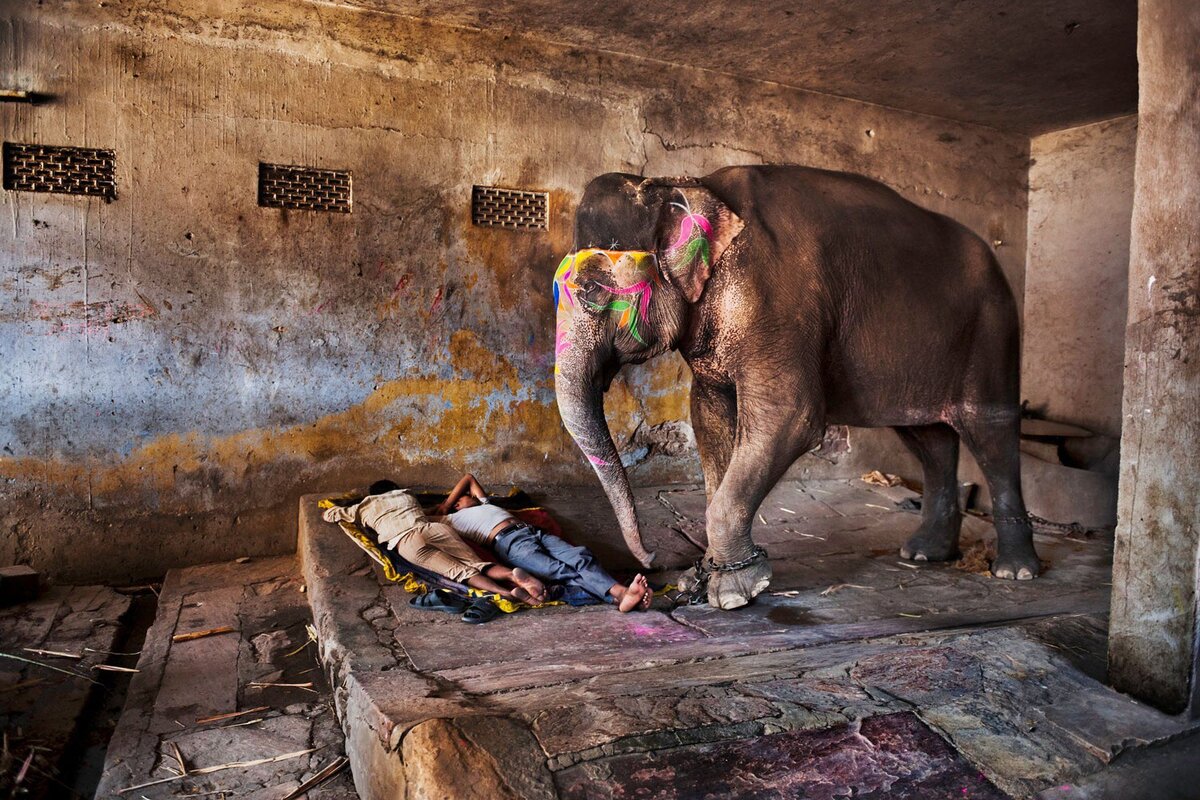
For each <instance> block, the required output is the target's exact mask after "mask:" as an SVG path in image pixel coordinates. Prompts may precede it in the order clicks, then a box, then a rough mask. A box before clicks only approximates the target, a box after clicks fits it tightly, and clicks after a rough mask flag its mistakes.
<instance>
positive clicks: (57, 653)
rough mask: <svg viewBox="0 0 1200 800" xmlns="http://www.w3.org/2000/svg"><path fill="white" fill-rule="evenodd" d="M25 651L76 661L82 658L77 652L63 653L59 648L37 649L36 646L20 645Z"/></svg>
mask: <svg viewBox="0 0 1200 800" xmlns="http://www.w3.org/2000/svg"><path fill="white" fill-rule="evenodd" d="M21 649H22V650H24V651H25V652H26V653H33V654H34V655H35V656H53V657H54V658H73V659H75V660H76V661H78V660H79V659H81V658H83V656H81V655H79V654H78V653H64V652H62V651H60V650H39V649H38V648H36V647H22V648H21Z"/></svg>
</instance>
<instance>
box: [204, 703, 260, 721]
mask: <svg viewBox="0 0 1200 800" xmlns="http://www.w3.org/2000/svg"><path fill="white" fill-rule="evenodd" d="M270 710H271V707H270V706H258V707H257V708H247V709H246V710H245V711H230V712H229V713H228V714H215V715H213V716H211V717H201V718H200V719H198V720H196V724H197V725H207V724H208V723H210V722H223V721H224V720H227V719H233V718H235V717H243V716H245V715H246V714H257V713H258V712H260V711H270Z"/></svg>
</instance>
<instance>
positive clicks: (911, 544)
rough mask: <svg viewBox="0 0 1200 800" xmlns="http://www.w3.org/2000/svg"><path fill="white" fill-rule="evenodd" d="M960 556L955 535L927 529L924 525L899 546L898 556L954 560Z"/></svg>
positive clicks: (916, 559) (924, 559)
mask: <svg viewBox="0 0 1200 800" xmlns="http://www.w3.org/2000/svg"><path fill="white" fill-rule="evenodd" d="M961 556H962V553H960V552H959V551H958V537H957V536H948V535H946V534H945V533H939V532H935V531H929V530H926V529H925V528H924V526H922V527H920V528H918V529H917V532H916V533H914V534H913V535H912V537H911V538H910V539H909V540H908V541H907V542H905V543H904V544H903V545H901V547H900V557H901V558H903V559H907V560H909V561H954V560H956V559H958V558H960V557H961Z"/></svg>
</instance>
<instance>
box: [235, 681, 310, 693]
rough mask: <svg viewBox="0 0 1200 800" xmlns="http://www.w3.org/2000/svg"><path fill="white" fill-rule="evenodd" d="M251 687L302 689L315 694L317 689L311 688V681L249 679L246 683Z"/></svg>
mask: <svg viewBox="0 0 1200 800" xmlns="http://www.w3.org/2000/svg"><path fill="white" fill-rule="evenodd" d="M246 685H247V686H249V687H250V688H251V689H271V688H275V689H304V690H305V691H307V692H312V693H313V694H317V690H316V689H314V688H313V685H312V681H309V682H308V683H272V682H269V681H250V683H248V684H246Z"/></svg>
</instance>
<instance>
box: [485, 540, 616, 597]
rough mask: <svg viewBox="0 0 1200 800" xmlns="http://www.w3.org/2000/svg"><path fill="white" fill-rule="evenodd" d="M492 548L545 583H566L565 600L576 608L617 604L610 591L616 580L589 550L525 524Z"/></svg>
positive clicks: (507, 561) (506, 561) (504, 559)
mask: <svg viewBox="0 0 1200 800" xmlns="http://www.w3.org/2000/svg"><path fill="white" fill-rule="evenodd" d="M492 549H494V550H495V551H496V555H498V556H500V558H501V559H502V560H503V561H504V562H505V563H506V564H510V565H512V566H514V567H520V568H521V569H523V570H525V571H526V572H529V573H531V574H533V575H536V576H537V577H538V578H541V579H542V580H544V581H551V582H553V583H561V584H563V586H564V587H565V592H564V595H563V599H564V600H566V601H567V602H568V603H570V604H571V605H573V606H586V605H593V604H595V603H599V602H604V603H612V602H615V601H614V599H613V597H612V595H610V594H609V593H608V590H609V589H611V588H612V587H613V584H615V583H616V580H615V579H614V578H613V577H612V576H611V575H609V574H608V573H607V572H605V571H604V569H603V568H602V567H601V566H600V565H599V564H597V563H596V557H595V556H593V555H592V551H591V550H588V549H587V548H586V547H576V546H574V545H570V544H567V543H566V542H564V541H563V540H562V539H560V538H558V537H557V536H555V535H554V534H552V533H546V532H545V531H543V530H541V529H539V528H534V527H533V526H531V525H522V526H521V527H519V528H516V529H515V530H511V531H508V532H507V533H502V534H500V535H499V536H497V537H496V538H495V540H494V541H493V542H492Z"/></svg>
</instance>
